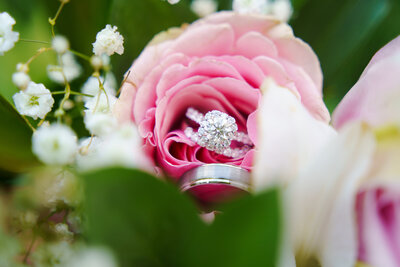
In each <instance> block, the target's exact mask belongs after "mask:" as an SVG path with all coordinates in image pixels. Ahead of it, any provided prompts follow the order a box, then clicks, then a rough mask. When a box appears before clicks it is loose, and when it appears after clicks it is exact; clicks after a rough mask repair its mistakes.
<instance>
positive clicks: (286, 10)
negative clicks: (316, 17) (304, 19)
mask: <svg viewBox="0 0 400 267" xmlns="http://www.w3.org/2000/svg"><path fill="white" fill-rule="evenodd" d="M271 14H272V15H274V16H275V17H277V18H278V19H280V20H282V21H288V20H289V19H290V17H291V16H292V14H293V7H292V4H291V3H290V0H277V1H275V2H274V4H273V5H272V12H271Z"/></svg>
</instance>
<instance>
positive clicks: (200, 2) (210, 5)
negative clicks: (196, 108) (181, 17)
mask: <svg viewBox="0 0 400 267" xmlns="http://www.w3.org/2000/svg"><path fill="white" fill-rule="evenodd" d="M217 8H218V4H217V2H216V1H215V0H194V1H193V2H192V4H191V9H192V11H193V12H194V13H196V14H197V15H198V16H199V17H205V16H208V15H210V14H212V13H214V12H216V11H217Z"/></svg>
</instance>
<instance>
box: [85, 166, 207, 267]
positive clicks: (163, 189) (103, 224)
mask: <svg viewBox="0 0 400 267" xmlns="http://www.w3.org/2000/svg"><path fill="white" fill-rule="evenodd" d="M84 178H85V181H86V208H87V214H88V220H89V224H88V234H89V238H90V240H91V241H93V242H100V243H104V244H107V245H109V246H110V247H111V248H112V249H114V251H115V252H116V254H117V256H118V257H119V259H120V261H121V266H123V267H125V266H185V265H184V264H182V261H183V258H184V257H185V251H186V250H187V249H189V248H190V246H191V245H193V244H192V243H191V241H192V238H194V236H195V235H196V234H199V233H201V232H202V231H203V230H204V228H205V224H204V223H203V222H202V221H201V220H200V217H199V216H198V214H197V210H196V208H195V206H194V205H193V204H192V202H191V201H189V199H188V198H187V197H186V196H184V195H182V194H180V193H179V192H178V190H177V189H176V188H175V187H173V186H172V185H170V184H168V183H166V182H163V181H161V180H159V179H157V178H155V177H152V176H150V175H149V174H146V173H143V172H140V171H135V170H124V169H109V170H103V171H99V172H95V173H91V174H86V175H84Z"/></svg>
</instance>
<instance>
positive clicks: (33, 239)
mask: <svg viewBox="0 0 400 267" xmlns="http://www.w3.org/2000/svg"><path fill="white" fill-rule="evenodd" d="M35 241H36V233H35V231H33V237H32V240H31V243H30V244H29V247H28V249H27V251H26V253H25V256H24V260H23V263H25V264H27V263H28V258H29V255H30V254H31V251H32V248H33V245H34V244H35Z"/></svg>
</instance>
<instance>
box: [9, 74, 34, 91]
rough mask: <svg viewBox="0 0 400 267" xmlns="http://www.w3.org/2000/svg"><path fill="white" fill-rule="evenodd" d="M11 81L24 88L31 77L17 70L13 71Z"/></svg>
mask: <svg viewBox="0 0 400 267" xmlns="http://www.w3.org/2000/svg"><path fill="white" fill-rule="evenodd" d="M12 81H13V83H14V84H15V85H16V86H17V87H18V88H19V89H21V90H24V89H25V88H26V87H28V84H29V82H30V81H31V78H30V77H29V75H28V74H26V73H25V72H20V71H18V72H14V73H13V75H12Z"/></svg>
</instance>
